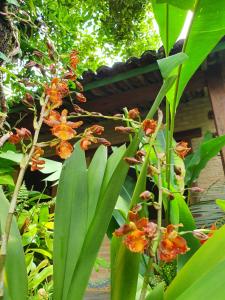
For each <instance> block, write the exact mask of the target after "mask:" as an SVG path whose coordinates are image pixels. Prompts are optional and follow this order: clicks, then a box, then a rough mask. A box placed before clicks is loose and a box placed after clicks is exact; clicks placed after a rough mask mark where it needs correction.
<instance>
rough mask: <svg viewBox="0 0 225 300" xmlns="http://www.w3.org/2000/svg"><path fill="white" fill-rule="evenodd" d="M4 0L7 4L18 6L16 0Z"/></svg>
mask: <svg viewBox="0 0 225 300" xmlns="http://www.w3.org/2000/svg"><path fill="white" fill-rule="evenodd" d="M6 2H7V3H9V4H13V5H15V6H18V7H19V6H20V5H19V3H18V1H17V0H6Z"/></svg>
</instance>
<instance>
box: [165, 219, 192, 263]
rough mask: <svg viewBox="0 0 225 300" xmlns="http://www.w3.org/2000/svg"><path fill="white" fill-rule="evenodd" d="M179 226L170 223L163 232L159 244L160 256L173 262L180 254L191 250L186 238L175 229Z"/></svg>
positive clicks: (166, 260)
mask: <svg viewBox="0 0 225 300" xmlns="http://www.w3.org/2000/svg"><path fill="white" fill-rule="evenodd" d="M178 226H179V225H178ZM178 226H175V225H172V224H170V225H168V226H167V227H166V229H165V230H164V232H163V235H162V239H161V241H160V244H159V257H160V259H161V260H163V261H165V262H171V261H173V260H174V259H176V257H177V255H178V254H184V253H186V252H187V251H188V250H189V248H188V247H187V242H186V240H185V239H184V238H183V237H181V236H179V234H178V232H177V231H176V230H175V229H176V228H177V227H178Z"/></svg>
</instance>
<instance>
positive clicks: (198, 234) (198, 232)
mask: <svg viewBox="0 0 225 300" xmlns="http://www.w3.org/2000/svg"><path fill="white" fill-rule="evenodd" d="M192 234H193V236H194V237H195V238H196V239H198V240H200V241H206V240H207V239H208V238H209V237H208V235H207V234H205V233H204V232H202V231H201V230H199V229H195V230H193V231H192Z"/></svg>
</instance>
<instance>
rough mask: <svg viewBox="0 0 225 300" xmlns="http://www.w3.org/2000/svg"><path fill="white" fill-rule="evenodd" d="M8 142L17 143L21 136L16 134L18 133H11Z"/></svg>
mask: <svg viewBox="0 0 225 300" xmlns="http://www.w3.org/2000/svg"><path fill="white" fill-rule="evenodd" d="M8 141H9V143H11V144H14V145H15V144H18V143H19V142H20V141H21V137H19V136H18V134H12V135H11V136H10V138H9V139H8Z"/></svg>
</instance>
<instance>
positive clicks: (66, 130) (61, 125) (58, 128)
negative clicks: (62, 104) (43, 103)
mask: <svg viewBox="0 0 225 300" xmlns="http://www.w3.org/2000/svg"><path fill="white" fill-rule="evenodd" d="M67 114H68V111H67V110H66V109H64V110H63V111H62V112H61V115H60V114H59V113H58V112H56V111H51V112H50V114H49V117H48V119H45V123H47V124H48V125H49V126H53V128H52V129H51V130H52V134H53V135H55V136H56V137H58V138H59V139H61V140H63V141H67V140H70V139H72V138H73V137H74V136H75V135H76V131H75V130H74V128H78V127H80V126H81V125H82V124H83V122H82V121H79V122H67Z"/></svg>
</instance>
